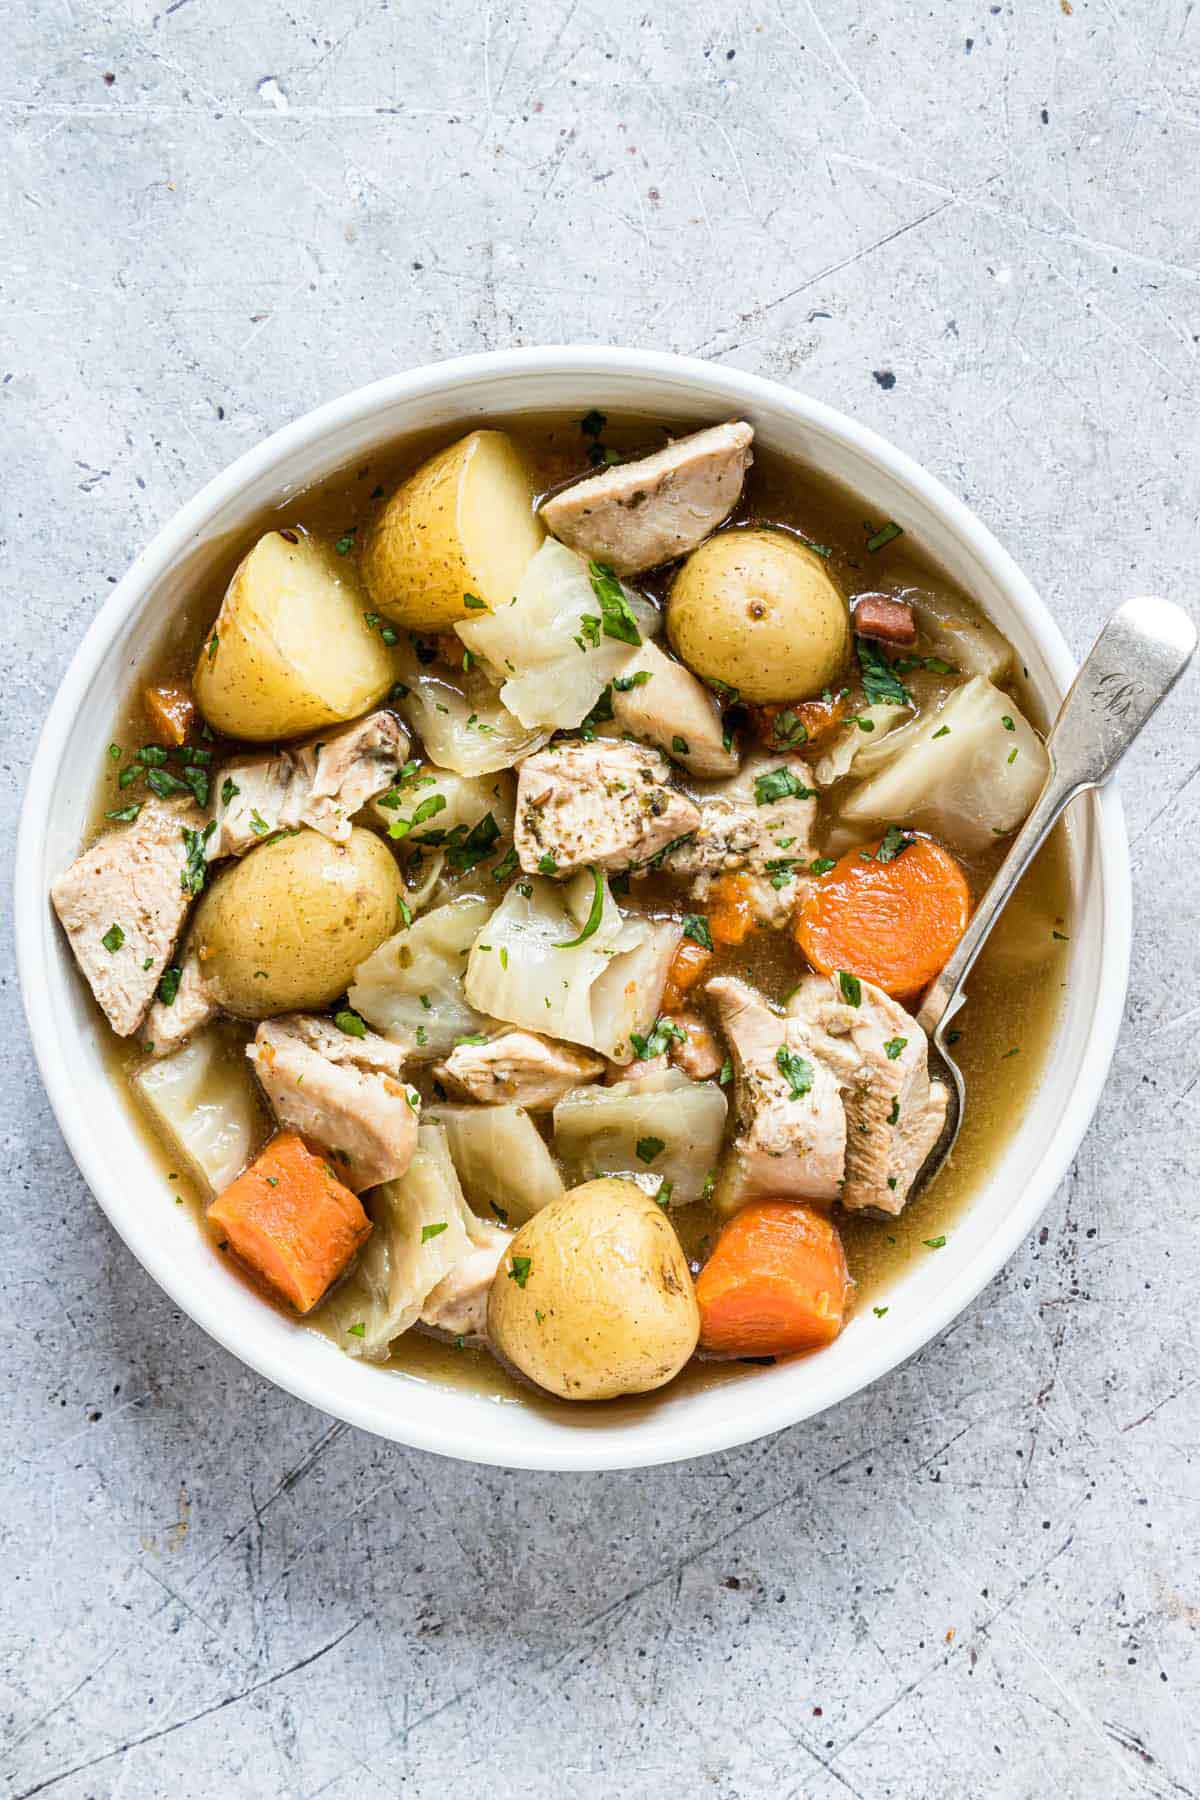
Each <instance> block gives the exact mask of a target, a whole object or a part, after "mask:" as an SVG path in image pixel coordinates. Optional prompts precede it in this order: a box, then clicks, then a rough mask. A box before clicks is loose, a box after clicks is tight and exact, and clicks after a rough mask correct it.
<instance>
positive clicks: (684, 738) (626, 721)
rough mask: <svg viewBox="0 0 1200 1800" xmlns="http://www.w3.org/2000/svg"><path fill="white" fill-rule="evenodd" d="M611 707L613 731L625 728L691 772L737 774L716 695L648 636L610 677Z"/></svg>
mask: <svg viewBox="0 0 1200 1800" xmlns="http://www.w3.org/2000/svg"><path fill="white" fill-rule="evenodd" d="M624 684H631V685H624ZM612 709H613V722H612V725H611V727H610V728H609V729H610V730H611V731H612V732H613V734H614V735H616V734H617V733H619V732H623V731H628V732H630V733H632V735H633V736H634V737H635V738H641V739H642V740H643V742H645V743H648V744H654V745H656V746H657V747H658V749H660V750H665V751H667V752H668V753H669V754H670V755H671V756H672V757H673V759H674V760H675V761H676V762H677V763H681V764H682V765H683V767H684V768H685V769H686V770H687V771H688V773H689V774H691V775H697V776H700V777H701V778H702V779H705V780H708V779H715V778H716V777H718V776H721V775H735V774H736V773H737V767H738V759H737V753H736V751H735V750H734V749H733V747H732V745H730V747H729V748H728V749H727V748H726V746H725V726H724V724H723V722H722V719H721V708H720V707H719V706H718V704H717V701H716V696H715V695H714V694H713V693H711V692H710V690H709V689H708V688H706V687H705V685H704V683H703V682H702V681H698V680H697V679H696V677H695V676H694V675H693V674H692V672H691V670H690V669H685V668H684V666H683V664H682V663H681V662H676V661H675V660H674V658H673V657H670V656H667V655H665V653H664V652H663V651H662V650H660V649H659V647H658V645H657V644H655V643H652V642H651V641H650V639H649V638H647V639H646V640H645V642H644V643H643V644H642V647H641V649H640V650H638V651H636V652H635V654H634V655H633V656H632V657H631V658H630V660H629V661H628V662H627V663H626V665H625V667H624V668H623V669H622V670H621V673H620V674H619V675H618V676H617V677H616V679H615V680H614V682H613V685H612Z"/></svg>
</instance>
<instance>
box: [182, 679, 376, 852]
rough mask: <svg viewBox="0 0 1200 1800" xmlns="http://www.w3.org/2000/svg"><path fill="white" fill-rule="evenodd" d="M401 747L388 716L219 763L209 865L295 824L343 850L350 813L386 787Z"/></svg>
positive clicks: (370, 718)
mask: <svg viewBox="0 0 1200 1800" xmlns="http://www.w3.org/2000/svg"><path fill="white" fill-rule="evenodd" d="M408 744H409V739H408V733H407V732H406V731H405V729H404V727H403V725H401V723H400V721H399V719H397V717H396V716H395V714H394V713H390V712H382V711H381V712H373V713H368V714H367V716H366V718H365V719H357V720H355V722H354V724H353V725H346V726H343V727H342V728H341V729H340V730H338V731H332V732H326V733H325V735H324V736H323V737H319V738H314V739H312V740H311V741H310V742H308V743H304V744H292V745H289V746H288V747H287V748H286V749H284V750H273V751H272V752H271V753H270V754H269V755H266V756H249V757H239V758H238V759H237V760H236V761H234V762H230V763H226V764H225V765H224V766H223V767H222V768H221V769H219V770H218V771H217V776H216V780H215V783H214V789H215V794H216V799H215V803H214V808H213V817H214V818H215V820H216V822H217V829H216V831H215V832H214V834H213V836H212V838H211V839H210V841H209V845H208V859H209V861H210V862H215V861H216V859H217V858H218V857H221V856H241V855H243V854H244V853H245V852H246V851H247V850H252V849H253V848H254V846H255V844H257V843H260V842H261V841H262V839H263V838H266V837H270V835H271V833H272V832H274V831H280V830H283V829H284V828H290V827H295V826H299V825H311V826H312V828H313V830H314V831H319V832H321V833H322V834H323V835H324V836H325V837H327V838H332V839H333V840H334V842H335V843H344V842H345V840H346V839H347V838H348V837H349V836H350V821H351V819H352V818H353V816H354V814H355V813H356V812H358V810H359V809H360V807H363V806H365V805H366V803H367V801H368V800H371V799H373V798H374V796H375V795H376V794H380V793H382V792H383V791H384V789H385V788H387V787H389V786H390V785H391V782H392V780H393V777H394V776H395V774H396V771H397V769H398V768H400V766H401V765H402V764H403V762H404V759H405V757H406V756H407V755H408Z"/></svg>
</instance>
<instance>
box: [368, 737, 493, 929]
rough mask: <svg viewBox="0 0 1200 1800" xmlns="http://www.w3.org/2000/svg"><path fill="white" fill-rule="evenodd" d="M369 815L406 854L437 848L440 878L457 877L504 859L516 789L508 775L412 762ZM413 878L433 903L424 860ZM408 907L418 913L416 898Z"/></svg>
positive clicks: (412, 869) (411, 869) (414, 869)
mask: <svg viewBox="0 0 1200 1800" xmlns="http://www.w3.org/2000/svg"><path fill="white" fill-rule="evenodd" d="M369 811H370V814H371V816H372V818H373V819H375V820H377V821H378V823H379V824H380V825H383V826H386V828H387V832H388V836H389V837H390V838H391V840H392V842H393V843H394V844H396V846H397V848H399V849H400V850H401V851H402V852H404V851H408V850H410V849H411V850H416V851H424V850H426V849H430V848H432V849H434V850H436V851H437V852H438V858H439V860H438V862H437V875H438V876H440V875H441V873H442V869H443V867H446V869H447V873H448V874H449V875H451V876H453V875H457V874H464V873H466V872H467V871H468V870H470V869H473V868H475V867H477V866H478V864H479V863H481V862H485V861H487V860H489V859H490V858H491V857H493V856H496V855H499V854H501V852H502V850H503V848H504V845H505V843H506V842H507V841H508V840H509V839H511V837H512V827H513V817H514V814H515V811H516V799H515V788H514V783H513V778H512V776H511V775H510V774H508V773H506V772H500V773H496V774H492V775H458V774H456V773H455V772H454V771H453V770H451V769H437V768H435V767H434V766H433V764H432V763H418V762H411V763H406V764H405V767H404V769H402V770H401V772H400V778H399V779H398V780H397V781H394V782H393V783H392V785H391V787H390V788H389V789H388V790H387V792H386V793H385V794H380V795H379V797H378V798H377V799H376V800H373V801H372V802H371V805H370V808H369ZM409 875H410V878H411V879H412V881H413V884H414V886H415V887H416V888H417V891H418V893H421V894H423V895H424V903H425V904H428V899H429V895H430V893H431V892H432V888H431V887H427V886H426V881H425V878H424V876H423V874H422V865H421V862H420V860H419V859H418V860H417V861H416V866H415V867H413V866H412V865H411V863H410V867H409ZM435 879H436V877H435ZM409 903H410V905H412V906H413V908H414V911H415V910H416V908H417V904H418V903H417V902H414V901H412V900H411V898H410V902H409Z"/></svg>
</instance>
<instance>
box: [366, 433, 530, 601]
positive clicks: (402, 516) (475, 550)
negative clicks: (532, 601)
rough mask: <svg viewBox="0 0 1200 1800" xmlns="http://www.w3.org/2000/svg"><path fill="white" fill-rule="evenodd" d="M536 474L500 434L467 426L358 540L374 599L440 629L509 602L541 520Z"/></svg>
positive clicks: (399, 492) (400, 490)
mask: <svg viewBox="0 0 1200 1800" xmlns="http://www.w3.org/2000/svg"><path fill="white" fill-rule="evenodd" d="M533 503H534V487H533V478H532V475H531V474H530V472H529V470H528V468H527V467H526V465H525V461H524V459H523V457H522V456H521V453H520V451H519V450H518V448H517V446H516V444H515V443H514V442H513V440H512V439H511V438H510V437H508V436H507V435H506V433H504V432H503V431H472V432H471V433H469V435H468V436H467V437H465V438H460V439H459V441H458V442H457V443H455V444H451V445H450V446H449V447H448V448H447V449H445V450H441V451H439V452H438V454H437V455H436V456H433V457H431V458H430V459H429V461H428V462H426V463H422V465H421V467H420V468H419V469H418V470H417V471H416V473H415V474H413V475H410V476H409V478H408V480H407V481H406V482H404V483H403V484H402V486H400V487H399V488H397V490H396V492H395V493H394V494H393V495H392V497H391V499H390V500H389V501H388V502H387V504H386V506H384V507H383V509H382V511H381V512H380V515H379V517H378V519H377V520H376V522H375V525H374V527H373V528H372V530H371V534H370V536H369V537H368V539H367V541H366V544H365V545H364V547H363V555H362V575H363V580H364V581H365V582H366V585H367V589H368V592H369V593H370V596H371V603H372V605H373V606H374V607H375V609H376V610H377V611H378V612H381V613H384V614H386V616H387V617H388V618H389V619H392V620H394V621H396V623H398V624H401V625H404V626H407V627H408V629H409V630H410V631H446V630H449V628H450V627H451V626H452V625H453V624H454V622H455V620H457V619H471V618H475V619H478V618H481V617H482V616H483V615H482V612H481V611H480V609H479V608H471V607H469V606H467V605H466V602H465V600H464V598H463V596H464V595H466V594H472V595H474V596H475V597H476V598H477V599H480V600H483V601H485V602H486V604H487V606H488V607H489V608H494V607H497V606H502V605H506V604H507V602H508V601H510V600H511V599H512V597H513V594H514V593H515V592H516V588H517V583H518V582H519V581H520V578H521V575H522V573H523V571H524V568H525V564H526V563H527V562H528V561H529V558H530V557H531V556H532V555H533V554H534V552H535V551H536V550H537V549H538V548H539V546H540V545H541V543H542V540H543V538H544V537H545V535H546V532H545V527H544V526H543V525H542V523H541V521H540V519H538V517H537V516H536V514H535V513H534V510H533Z"/></svg>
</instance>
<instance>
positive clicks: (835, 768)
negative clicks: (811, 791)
mask: <svg viewBox="0 0 1200 1800" xmlns="http://www.w3.org/2000/svg"><path fill="white" fill-rule="evenodd" d="M859 719H861V720H862V721H863V725H868V726H869V727H870V729H869V730H867V731H864V730H863V726H862V725H860V724H859V722H858V721H859ZM913 723H915V721H914V720H913V718H912V715H911V714H910V713H908V712H906V711H905V710H904V708H902V707H899V706H882V705H879V706H864V708H863V710H862V712H861V713H859V714H858V715H857V716H856V717H855V718H853V719H851V720H850V722H849V724H848V725H843V726H842V728H841V730H840V731H839V732H838V734H837V736H836V737H835V738H834V740H833V742H832V743H831V744H830V746H829V748H828V750H826V751H825V753H824V754H823V755H822V756H819V757H818V758H817V760H816V761H815V762H814V763H813V765H812V771H813V775H814V776H815V777H816V780H817V782H818V783H819V784H820V786H821V787H832V785H833V783H834V782H835V781H840V780H841V779H842V777H843V776H844V775H850V774H855V775H871V774H873V773H874V772H875V770H876V769H878V768H882V766H883V764H884V763H885V762H886V761H887V760H888V754H889V753H888V751H886V750H883V749H882V745H883V741H884V739H885V738H888V737H890V736H891V735H892V733H893V732H895V731H897V730H900V729H901V728H907V727H908V726H909V725H910V724H913Z"/></svg>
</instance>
